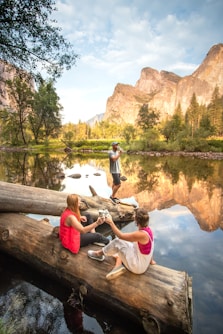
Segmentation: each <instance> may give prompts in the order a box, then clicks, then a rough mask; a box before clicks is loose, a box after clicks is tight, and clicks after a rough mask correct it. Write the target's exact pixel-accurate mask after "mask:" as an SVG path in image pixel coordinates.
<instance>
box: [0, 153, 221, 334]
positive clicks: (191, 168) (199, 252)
mask: <svg viewBox="0 0 223 334" xmlns="http://www.w3.org/2000/svg"><path fill="white" fill-rule="evenodd" d="M121 164H122V173H123V175H125V176H126V177H127V181H125V182H122V187H121V188H120V189H119V191H118V197H120V198H129V197H132V198H133V199H134V200H135V201H137V202H138V203H139V205H140V206H144V207H146V208H147V210H148V211H149V213H150V225H151V227H152V229H153V231H154V235H155V254H154V255H155V260H156V261H157V263H159V264H160V265H163V266H166V267H170V268H173V269H176V270H182V271H186V272H187V273H188V274H189V276H192V279H193V304H194V305H193V309H194V312H193V334H200V333H205V334H209V333H210V334H218V333H219V334H220V333H222V330H223V325H222V320H221V319H222V313H223V287H222V280H223V272H222V268H223V259H222V256H221V249H222V242H223V234H222V228H223V222H222V216H223V214H222V213H223V204H222V198H223V196H222V189H223V178H222V175H223V161H215V160H200V159H196V158H188V157H187V158H183V157H162V158H157V157H147V156H132V155H131V156H130V155H127V154H123V156H122V158H121ZM75 173H80V174H81V177H80V178H79V179H75V178H72V177H70V176H71V175H72V174H75ZM0 180H1V181H6V182H13V183H18V184H25V185H30V186H36V187H42V188H48V189H53V190H57V191H65V192H74V193H78V194H80V195H86V196H88V195H89V196H91V193H90V190H89V185H91V186H92V187H93V188H94V189H95V191H96V192H97V193H98V195H100V196H102V197H107V198H108V197H109V196H110V193H111V183H112V179H111V175H110V173H109V165H108V158H107V154H98V155H95V154H94V155H93V154H92V155H84V156H83V155H82V156H81V155H73V154H69V155H65V154H53V155H42V154H38V155H29V154H28V153H25V154H21V153H16V154H12V153H1V152H0ZM49 218H50V221H51V223H52V224H53V225H57V224H58V221H59V218H58V217H54V218H53V217H49ZM134 228H135V224H134V223H129V224H127V225H126V226H124V227H123V228H122V230H124V231H132V230H133V229H134ZM46 282H47V280H46ZM48 282H50V280H49V281H48ZM1 285H2V288H1V296H4V284H3V282H2V284H1ZM53 298H56V297H53ZM65 313H66V312H65ZM83 316H84V317H85V316H86V317H87V315H85V314H83ZM85 319H86V318H85ZM90 319H91V318H90V317H89V319H88V320H87V322H86V323H89V321H90ZM95 319H96V320H97V319H100V311H99V313H98V312H97V313H95ZM62 323H63V320H61V326H62ZM99 324H100V321H99V323H97V325H96V324H94V325H92V327H91V328H93V330H92V332H93V333H100V330H101V331H102V332H103V331H104V332H106V333H110V332H112V325H111V327H110V325H109V322H107V327H106V330H104V329H103V328H102V326H99ZM97 326H98V327H97ZM99 327H100V330H99ZM58 333H60V332H59V327H58ZM61 333H62V332H61ZM64 333H66V332H64ZM122 333H124V331H122Z"/></svg>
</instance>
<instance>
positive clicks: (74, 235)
mask: <svg viewBox="0 0 223 334" xmlns="http://www.w3.org/2000/svg"><path fill="white" fill-rule="evenodd" d="M79 206H80V199H79V196H77V195H76V194H71V195H68V196H67V207H66V209H65V210H64V211H63V213H62V215H61V217H60V231H59V236H60V240H61V243H62V245H63V247H64V248H67V249H69V250H70V251H71V252H72V253H74V254H77V253H78V252H79V249H80V247H83V246H87V245H89V244H93V243H97V244H102V245H107V244H108V243H109V239H108V238H106V237H104V236H103V235H102V234H101V233H97V232H95V228H96V227H97V226H98V225H100V224H103V223H104V220H103V218H100V217H98V219H97V221H96V222H93V220H92V218H91V216H90V215H88V216H81V214H80V210H79Z"/></svg>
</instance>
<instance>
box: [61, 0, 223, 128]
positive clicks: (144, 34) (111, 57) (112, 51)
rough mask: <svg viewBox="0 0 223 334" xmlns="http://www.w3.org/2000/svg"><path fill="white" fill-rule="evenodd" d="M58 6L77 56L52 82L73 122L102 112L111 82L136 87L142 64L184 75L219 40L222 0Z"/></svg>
mask: <svg viewBox="0 0 223 334" xmlns="http://www.w3.org/2000/svg"><path fill="white" fill-rule="evenodd" d="M57 8H58V12H57V14H56V16H55V18H56V20H57V21H58V25H59V26H61V27H62V32H63V35H64V36H65V37H66V38H67V39H69V41H70V42H71V43H72V44H73V45H74V49H75V52H76V53H78V54H79V55H80V57H81V58H80V60H78V61H77V64H76V66H74V67H73V68H72V69H71V70H70V71H69V73H64V75H63V76H62V78H61V79H59V80H58V82H57V84H56V88H57V93H58V95H59V96H60V97H61V103H62V105H63V106H64V115H65V118H64V119H66V121H67V120H69V117H70V116H69V115H72V119H70V121H72V122H74V123H75V122H78V120H79V119H80V118H81V120H83V121H86V120H88V119H90V118H91V117H93V116H94V115H96V114H99V113H103V112H105V108H106V102H107V99H108V97H109V96H111V95H112V93H113V91H114V88H115V85H116V84H117V83H125V84H131V85H135V83H136V81H137V80H138V79H139V77H140V72H141V70H142V68H144V67H152V68H155V69H157V70H167V71H172V72H175V73H176V74H178V75H181V76H184V75H188V74H191V73H193V71H194V70H195V69H196V68H197V67H198V66H199V65H200V63H201V62H202V61H203V59H204V58H205V56H206V53H207V52H208V51H209V49H210V48H211V46H213V45H214V44H217V43H220V42H222V41H221V38H222V36H221V35H222V23H221V13H222V10H223V4H222V2H221V0H206V1H205V0H198V1H196V2H195V1H192V0H188V1H186V2H179V1H177V0H170V1H168V2H166V3H165V6H164V4H163V1H162V0H156V1H155V0H151V1H147V0H137V1H136V0H106V1H104V0H94V1H92V0H82V1H79V0H60V1H57ZM65 90H66V94H65V93H64V91H65ZM89 92H90V93H89ZM94 94H95V95H94ZM74 110H75V115H74Z"/></svg>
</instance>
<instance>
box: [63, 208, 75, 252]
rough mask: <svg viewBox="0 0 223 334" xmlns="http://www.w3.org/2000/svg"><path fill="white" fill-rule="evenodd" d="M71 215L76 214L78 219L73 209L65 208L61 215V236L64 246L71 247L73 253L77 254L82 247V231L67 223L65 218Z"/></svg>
mask: <svg viewBox="0 0 223 334" xmlns="http://www.w3.org/2000/svg"><path fill="white" fill-rule="evenodd" d="M70 215H72V216H75V217H76V218H77V219H78V217H77V215H76V214H75V213H74V212H73V211H71V210H69V209H65V210H64V212H63V213H62V215H61V217H60V232H59V236H60V240H61V243H62V245H63V247H65V248H67V249H69V250H70V251H71V252H72V253H75V254H77V253H78V252H79V249H80V232H79V231H77V230H76V229H75V228H73V227H72V226H66V225H65V220H66V218H67V217H68V216H70Z"/></svg>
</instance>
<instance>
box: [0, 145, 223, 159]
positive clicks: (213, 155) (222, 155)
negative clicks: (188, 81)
mask: <svg viewBox="0 0 223 334" xmlns="http://www.w3.org/2000/svg"><path fill="white" fill-rule="evenodd" d="M61 150H62V151H64V152H65V153H68V154H69V153H72V152H79V153H92V152H107V151H106V150H93V149H90V148H89V149H76V150H75V149H70V150H69V151H67V150H66V148H65V149H63V148H61ZM0 151H3V152H28V151H35V150H34V149H32V148H27V147H16V148H15V147H4V146H0ZM124 153H127V154H129V155H134V154H135V155H148V156H150V157H165V156H176V157H192V158H199V159H206V160H223V152H211V151H209V152H186V151H171V152H167V151H164V152H161V151H134V150H127V151H124Z"/></svg>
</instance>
